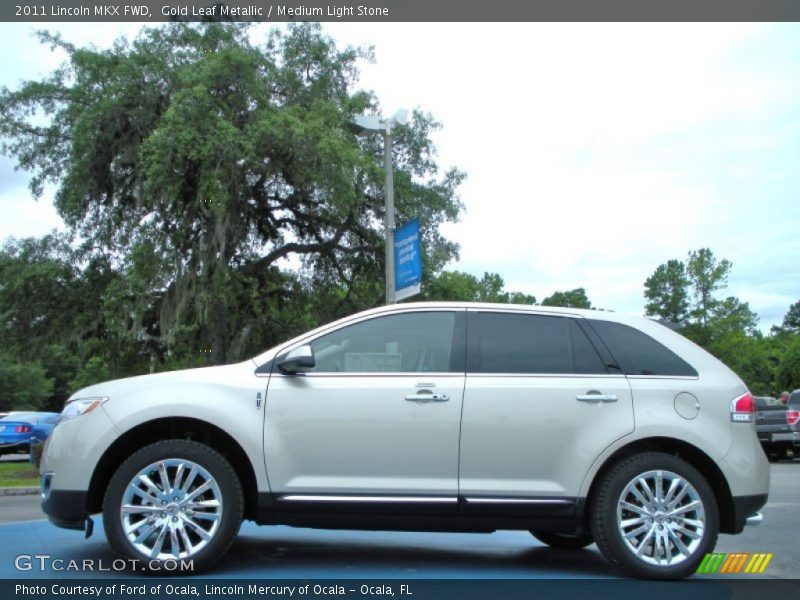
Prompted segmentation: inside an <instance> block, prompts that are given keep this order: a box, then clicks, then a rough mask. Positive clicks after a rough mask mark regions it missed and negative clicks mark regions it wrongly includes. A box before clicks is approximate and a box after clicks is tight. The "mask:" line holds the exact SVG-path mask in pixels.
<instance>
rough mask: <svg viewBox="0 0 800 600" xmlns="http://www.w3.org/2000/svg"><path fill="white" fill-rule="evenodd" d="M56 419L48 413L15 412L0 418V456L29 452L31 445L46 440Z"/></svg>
mask: <svg viewBox="0 0 800 600" xmlns="http://www.w3.org/2000/svg"><path fill="white" fill-rule="evenodd" d="M58 417H59V414H58V413H50V412H16V413H12V414H9V415H7V416H5V417H2V418H0V454H8V453H11V452H19V453H26V452H30V449H31V443H36V442H43V441H45V440H46V439H47V436H49V435H50V432H51V431H53V427H55V426H56V423H58Z"/></svg>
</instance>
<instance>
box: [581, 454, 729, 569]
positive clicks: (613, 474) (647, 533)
mask: <svg viewBox="0 0 800 600" xmlns="http://www.w3.org/2000/svg"><path fill="white" fill-rule="evenodd" d="M658 472H661V475H662V490H663V491H662V495H661V499H662V500H665V501H666V500H669V499H670V498H669V496H668V495H667V490H665V489H664V488H665V487H667V486H668V483H669V482H671V481H673V480H674V481H676V482H683V483H688V486H686V489H687V492H686V497H684V498H685V499H684V498H681V499H680V500H679V502H678V503H677V504H676V505H675V506H673V507H672V510H675V511H676V512H671V511H670V510H669V509H664V510H663V511H662V510H656V508H653V509H652V512H651V510H650V508H649V507H650V506H652V507H656V506H657V505H656V503H655V502H652V503H640V502H639V500H638V499H637V498H636V497H635V496H634V495H633V494H634V492H633V491H632V490H631V487H630V486H634V485H636V486H637V487H636V489H637V491H640V495H641V496H642V497H644V496H645V494H642V493H641V492H644V489H643V488H642V487H641V486H639V485H638V484H635V483H634V480H636V479H637V478H638V477H640V476H642V477H644V478H645V479H646V480H648V481H649V480H650V478H653V479H652V481H653V487H652V488H651V487H650V484H649V483H648V484H647V485H648V489H651V490H652V491H654V490H655V487H656V484H655V480H656V478H657V476H658ZM673 476H674V477H673ZM683 483H676V486H677V489H678V490H680V489H683V487H682V485H683ZM623 494H624V498H623ZM653 495H655V494H653ZM676 495H677V496H680V492H678V494H676ZM623 500H626V504H624V505H623V504H622V501H623ZM645 504H647V505H645ZM669 504H670V502H667V505H669ZM629 507H633V508H636V510H637V512H634V511H632V510H629ZM692 507H694V508H692ZM662 508H663V503H662ZM618 510H619V513H618ZM645 515H646V516H645ZM675 515H677V516H675ZM589 518H590V524H591V530H592V534H593V536H594V539H595V542H596V543H597V546H598V548H600V551H601V552H602V553H603V556H604V557H605V558H606V559H607V560H608V561H609V562H610V563H611V564H613V565H614V566H615V567H617V568H618V569H620V570H621V571H622V572H623V573H625V574H627V575H632V576H634V577H642V578H649V579H681V578H684V577H688V576H689V575H692V574H693V573H695V572H696V570H697V567H698V566H699V564H700V562H701V561H702V560H703V557H704V556H705V555H706V553H708V552H713V550H714V546H715V545H716V543H717V535H718V534H719V509H718V508H717V501H716V498H715V497H714V493H713V491H712V490H711V487H710V486H709V484H708V482H707V481H706V480H705V478H704V477H703V476H702V475H701V474H700V473H699V472H698V471H697V469H695V468H694V467H693V466H691V465H690V464H689V463H687V462H686V461H684V460H683V459H681V458H678V457H677V456H673V455H671V454H663V453H660V452H648V453H642V454H637V455H634V456H631V457H628V458H625V459H622V460H620V461H619V462H618V463H617V464H615V465H614V466H613V467H611V468H610V469H609V470H608V471H607V472H606V473H605V474H604V475H603V476H602V478H601V479H600V480H599V481H598V483H597V487H596V490H595V491H594V492H593V497H592V498H590V515H589ZM623 520H624V521H627V523H628V524H627V525H626V524H624V523H622V521H623ZM638 521H641V523H638ZM623 527H629V528H630V529H627V530H626V531H625V533H626V534H627V536H624V535H623V532H622V531H621V529H623ZM636 531H641V533H638V534H636V535H631V534H633V533H635V532H636ZM685 532H687V533H685ZM688 532H690V533H692V534H693V536H696V537H690V536H689V535H688ZM664 536H666V537H667V541H664ZM673 539H675V540H677V542H679V543H680V544H681V545H682V546H683V548H684V549H685V550H686V552H685V553H684V552H681V551H680V548H679V546H678V545H677V544H676V543H675V542H673ZM649 540H655V543H654V544H650V542H649ZM659 540H660V542H659ZM637 542H638V544H637ZM642 546H643V548H642ZM656 546H658V550H656ZM640 548H641V549H642V550H643V552H642V553H643V554H644V555H646V556H645V557H644V558H643V557H640V556H637V555H636V550H638V549H640ZM662 548H667V549H668V550H662ZM667 551H669V553H670V556H671V558H670V560H669V561H667V560H666V556H665V555H666V553H667ZM650 553H652V556H650V555H649V554H650ZM675 553H677V554H679V555H680V556H675ZM659 559H661V560H662V561H663V562H662V563H661V564H653V562H654V561H655V562H656V563H658V560H659ZM664 563H667V564H664Z"/></svg>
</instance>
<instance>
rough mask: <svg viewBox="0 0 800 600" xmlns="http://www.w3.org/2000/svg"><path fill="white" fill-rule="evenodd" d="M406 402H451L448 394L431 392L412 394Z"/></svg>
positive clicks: (407, 397)
mask: <svg viewBox="0 0 800 600" xmlns="http://www.w3.org/2000/svg"><path fill="white" fill-rule="evenodd" d="M406 400H408V401H409V402H447V401H448V400H450V396H448V395H447V394H433V393H431V392H427V393H425V392H422V391H420V392H417V393H416V394H410V395H408V396H406Z"/></svg>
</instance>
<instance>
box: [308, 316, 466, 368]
mask: <svg viewBox="0 0 800 600" xmlns="http://www.w3.org/2000/svg"><path fill="white" fill-rule="evenodd" d="M454 323H455V314H454V313H452V312H419V313H406V314H401V315H388V316H385V317H377V318H375V319H369V320H367V321H362V322H360V323H356V324H355V325H350V326H349V327H344V328H342V329H338V330H337V331H334V332H333V333H329V334H328V335H324V336H322V337H319V338H317V339H316V340H314V341H313V342H311V347H312V349H313V350H314V357H315V359H316V363H317V366H316V367H315V368H314V369H312V370H311V372H316V373H425V372H430V373H442V372H449V371H451V354H452V349H453V332H454Z"/></svg>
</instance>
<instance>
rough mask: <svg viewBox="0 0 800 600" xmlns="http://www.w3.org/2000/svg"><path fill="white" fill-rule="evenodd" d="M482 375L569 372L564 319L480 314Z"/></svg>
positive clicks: (569, 363)
mask: <svg viewBox="0 0 800 600" xmlns="http://www.w3.org/2000/svg"><path fill="white" fill-rule="evenodd" d="M478 329H479V331H480V349H479V351H478V354H479V357H480V359H479V364H478V366H477V368H478V372H479V373H569V372H570V370H571V362H572V361H571V357H570V354H569V345H568V342H567V327H566V322H565V319H564V318H563V317H549V316H540V315H524V314H519V315H517V314H509V313H488V312H487V313H479V316H478Z"/></svg>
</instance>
